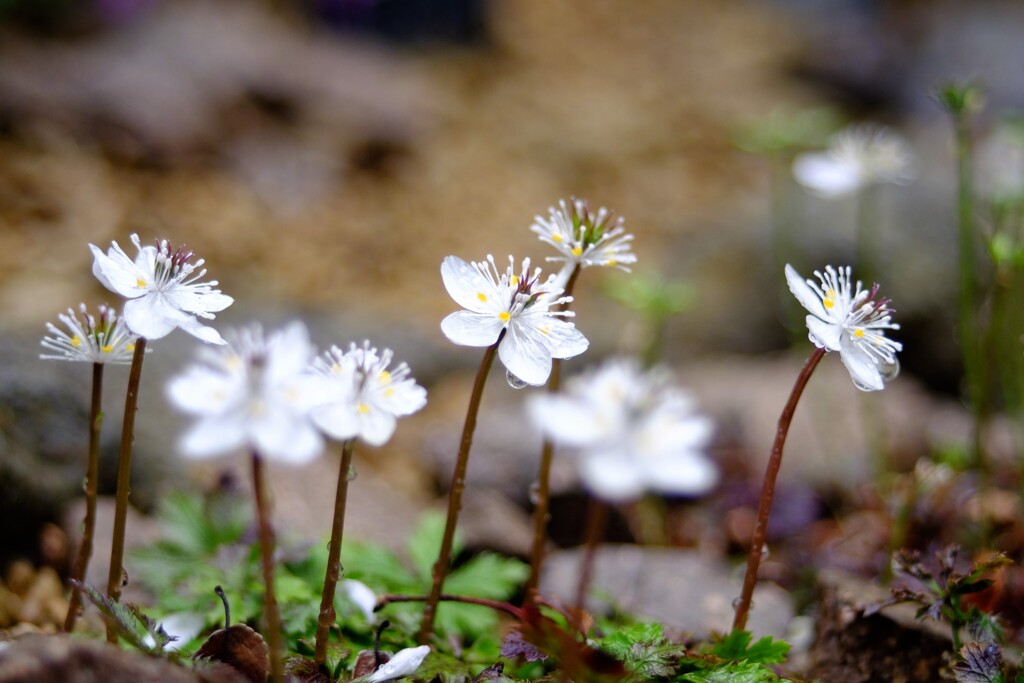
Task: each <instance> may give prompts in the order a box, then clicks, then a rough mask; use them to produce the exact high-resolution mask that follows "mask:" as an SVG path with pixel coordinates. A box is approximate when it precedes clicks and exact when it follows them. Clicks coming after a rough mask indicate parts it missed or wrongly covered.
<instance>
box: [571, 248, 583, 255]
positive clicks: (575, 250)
mask: <svg viewBox="0 0 1024 683" xmlns="http://www.w3.org/2000/svg"><path fill="white" fill-rule="evenodd" d="M582 253H583V247H573V248H572V255H573V256H579V255H580V254H582Z"/></svg>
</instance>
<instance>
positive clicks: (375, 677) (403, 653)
mask: <svg viewBox="0 0 1024 683" xmlns="http://www.w3.org/2000/svg"><path fill="white" fill-rule="evenodd" d="M428 654H430V646H429V645H420V646H419V647H407V648H405V649H404V650H399V651H398V652H397V653H396V654H395V656H394V657H392V658H391V659H390V660H388V661H387V662H385V663H384V664H381V666H380V668H379V669H377V670H376V671H374V672H373V673H372V674H370V677H369V678H367V679H366V680H367V683H381V681H393V680H395V679H396V678H404V677H405V676H410V675H412V674H414V673H416V669H418V668H420V664H422V663H423V660H424V659H426V658H427V655H428Z"/></svg>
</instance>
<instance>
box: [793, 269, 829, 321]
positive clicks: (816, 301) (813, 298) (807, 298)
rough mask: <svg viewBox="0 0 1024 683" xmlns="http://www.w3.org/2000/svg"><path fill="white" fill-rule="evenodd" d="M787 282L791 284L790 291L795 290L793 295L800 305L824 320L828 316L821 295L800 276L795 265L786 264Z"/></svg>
mask: <svg viewBox="0 0 1024 683" xmlns="http://www.w3.org/2000/svg"><path fill="white" fill-rule="evenodd" d="M786 282H787V283H788V284H789V291H791V292H793V296H795V297H796V300H797V301H799V302H800V305H801V306H803V307H804V308H806V309H807V311H808V312H809V313H811V314H812V315H815V316H817V317H819V318H821V319H822V320H824V319H827V318H828V312H827V311H826V310H825V306H824V305H823V304H822V303H821V297H820V296H818V295H817V293H815V291H814V290H813V289H811V287H810V285H808V284H807V281H806V280H805V279H804V278H802V277H800V274H799V273H797V272H796V270H794V269H793V266H791V265H789V264H788V263H787V264H786Z"/></svg>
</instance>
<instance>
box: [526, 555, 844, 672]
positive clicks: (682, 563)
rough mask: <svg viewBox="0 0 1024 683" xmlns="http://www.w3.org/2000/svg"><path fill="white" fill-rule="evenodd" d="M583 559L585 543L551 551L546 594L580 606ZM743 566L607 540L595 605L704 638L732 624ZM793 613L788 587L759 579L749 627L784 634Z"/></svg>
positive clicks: (591, 605) (591, 602)
mask: <svg viewBox="0 0 1024 683" xmlns="http://www.w3.org/2000/svg"><path fill="white" fill-rule="evenodd" d="M581 558H582V551H581V549H579V548H577V549H574V550H559V551H557V552H554V553H551V555H550V556H549V557H548V559H547V560H546V561H545V563H544V570H543V575H542V576H541V592H543V593H544V594H545V595H547V596H549V597H551V598H554V599H557V600H559V601H561V602H563V603H564V604H572V601H573V600H574V599H575V595H576V586H577V585H578V581H579V568H580V560H581ZM742 571H743V570H742V567H736V568H735V569H733V568H730V567H729V565H727V564H725V563H724V562H722V561H721V560H718V559H716V558H709V557H705V556H703V555H701V554H699V553H696V552H693V551H686V550H676V549H671V548H643V547H639V546H628V545H603V546H601V547H599V548H598V551H597V556H596V559H595V564H594V578H593V581H592V584H591V590H590V598H589V599H588V601H587V606H588V609H591V610H598V611H602V612H603V611H608V610H610V609H616V610H622V611H625V612H628V613H630V614H632V615H633V616H634V617H637V618H640V619H652V620H654V621H658V622H661V623H663V624H665V625H666V626H667V627H669V628H672V629H677V630H679V631H683V632H686V633H689V634H693V635H694V637H696V638H704V637H707V636H708V635H709V634H710V633H711V632H712V631H717V632H719V633H725V632H728V631H729V629H730V628H731V627H732V618H733V612H734V609H733V601H734V600H735V599H736V598H737V597H739V594H740V589H741V587H742V582H743V575H742ZM792 618H793V606H792V603H791V598H790V596H789V594H788V593H786V592H785V591H783V590H782V589H781V588H779V587H778V586H776V585H774V584H771V583H765V582H762V583H761V584H760V585H758V587H757V590H756V592H755V593H754V606H753V608H752V609H751V612H750V620H749V624H748V628H749V630H751V631H753V633H754V634H755V635H756V636H758V637H760V636H772V637H775V638H783V637H785V635H786V631H787V628H788V626H789V622H790V620H791V619H792ZM835 680H839V679H835Z"/></svg>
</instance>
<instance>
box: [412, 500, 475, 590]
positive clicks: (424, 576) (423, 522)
mask: <svg viewBox="0 0 1024 683" xmlns="http://www.w3.org/2000/svg"><path fill="white" fill-rule="evenodd" d="M444 525H445V518H444V515H442V514H441V513H440V512H438V511H436V510H434V511H431V512H428V513H426V514H424V515H423V516H422V517H421V518H420V521H419V523H418V524H417V525H416V529H415V530H414V531H413V533H412V536H410V537H409V542H408V545H407V546H406V547H407V550H408V552H409V561H410V562H412V566H413V569H414V570H415V572H416V575H417V577H419V579H420V580H421V581H424V582H428V585H429V582H430V580H431V577H432V576H433V571H434V563H435V562H437V554H438V551H439V550H440V549H441V539H442V538H443V537H444ZM461 551H462V539H461V538H460V537H459V534H455V540H454V542H453V543H452V555H451V556H452V557H453V558H454V557H456V556H457V555H458V554H459V553H460V552H461Z"/></svg>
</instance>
